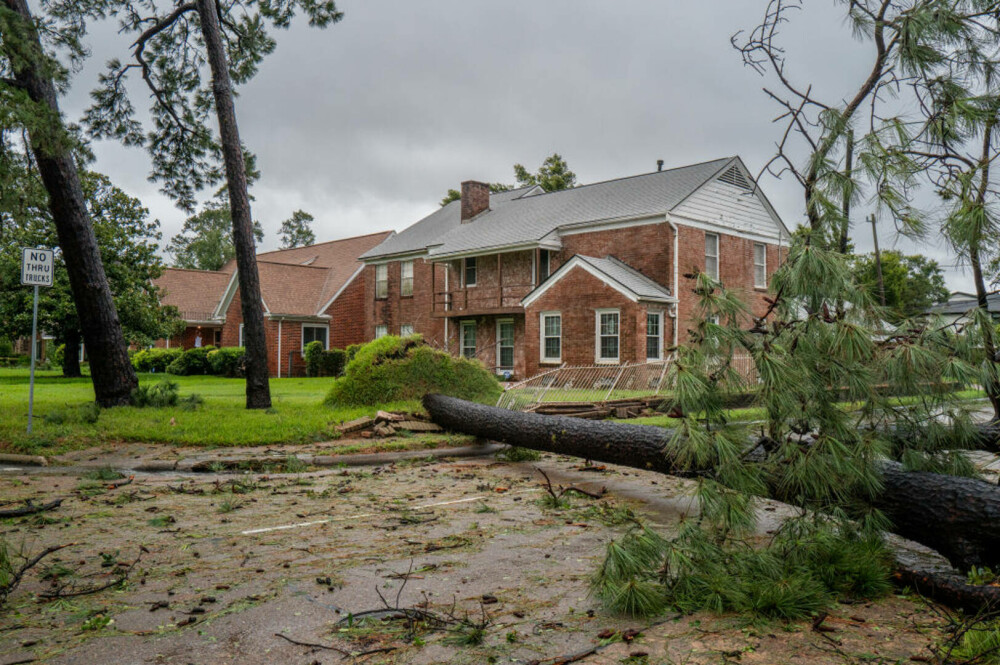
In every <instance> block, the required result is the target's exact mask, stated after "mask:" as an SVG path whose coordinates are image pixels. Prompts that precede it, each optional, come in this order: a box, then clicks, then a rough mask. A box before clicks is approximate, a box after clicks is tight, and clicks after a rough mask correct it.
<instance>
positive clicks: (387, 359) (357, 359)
mask: <svg viewBox="0 0 1000 665" xmlns="http://www.w3.org/2000/svg"><path fill="white" fill-rule="evenodd" d="M429 392H436V393H442V394H444V395H451V396H454V397H462V398H465V399H469V400H475V401H480V402H486V403H492V402H495V401H496V399H497V397H499V395H500V392H501V387H500V383H499V382H498V381H497V379H496V377H495V376H493V374H492V372H490V371H489V370H487V369H486V367H485V366H483V364H482V363H481V362H479V361H478V360H467V359H465V358H455V357H453V356H451V355H449V354H448V353H445V352H444V351H438V350H437V349H432V348H431V347H429V346H427V345H426V344H425V343H424V341H423V338H421V337H420V335H413V336H411V337H406V338H400V337H396V336H394V335H389V336H386V337H382V338H380V339H377V340H375V341H373V342H369V343H368V344H365V345H364V346H362V347H361V348H360V349H358V350H357V352H356V353H355V355H354V359H353V360H351V361H350V362H349V363H347V367H346V368H345V370H344V376H343V377H341V378H339V379H336V380H335V381H334V382H333V386H332V387H331V388H330V392H329V393H328V394H327V396H326V400H325V403H326V404H328V405H334V404H337V405H342V404H349V405H376V404H383V403H385V402H396V401H402V400H416V399H420V398H421V397H423V396H424V394H426V393H429Z"/></svg>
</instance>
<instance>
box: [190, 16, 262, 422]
mask: <svg viewBox="0 0 1000 665" xmlns="http://www.w3.org/2000/svg"><path fill="white" fill-rule="evenodd" d="M198 15H199V17H200V18H201V33H202V36H203V37H204V39H205V51H206V53H207V54H208V64H209V66H210V67H211V69H212V92H213V94H214V96H215V109H216V113H217V114H218V117H219V135H220V136H221V138H222V156H223V160H224V162H225V164H226V182H227V184H228V187H229V208H230V211H231V212H232V216H233V245H235V247H236V268H237V271H238V272H239V280H240V301H241V304H242V310H243V344H244V347H245V348H246V377H247V389H246V390H247V408H248V409H266V408H268V407H270V406H271V389H270V385H269V383H268V368H267V342H266V340H265V338H264V308H263V301H262V300H261V296H260V279H259V277H258V275H257V254H256V247H255V246H254V239H253V219H252V218H251V216H250V197H249V196H248V194H247V174H246V163H245V162H244V161H243V148H242V146H241V145H240V133H239V127H238V125H237V124H236V108H235V107H234V105H233V91H232V85H231V83H230V81H229V65H228V63H227V61H226V50H225V46H224V45H223V43H222V32H221V30H220V28H219V16H218V8H217V5H216V0H198Z"/></svg>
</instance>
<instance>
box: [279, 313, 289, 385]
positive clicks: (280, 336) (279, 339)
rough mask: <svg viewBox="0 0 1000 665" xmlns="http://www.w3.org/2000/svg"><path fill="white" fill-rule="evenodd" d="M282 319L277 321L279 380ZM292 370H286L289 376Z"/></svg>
mask: <svg viewBox="0 0 1000 665" xmlns="http://www.w3.org/2000/svg"><path fill="white" fill-rule="evenodd" d="M283 320H284V319H278V378H279V379H280V378H281V322H282V321H283ZM291 373H292V368H291V367H289V368H288V374H289V375H291Z"/></svg>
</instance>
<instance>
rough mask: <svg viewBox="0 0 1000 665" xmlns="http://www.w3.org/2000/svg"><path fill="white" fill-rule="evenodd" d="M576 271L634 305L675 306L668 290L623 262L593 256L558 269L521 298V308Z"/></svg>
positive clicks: (580, 255) (612, 258)
mask: <svg viewBox="0 0 1000 665" xmlns="http://www.w3.org/2000/svg"><path fill="white" fill-rule="evenodd" d="M576 268H580V269H582V270H585V271H587V272H588V273H590V274H591V275H593V276H594V277H596V278H597V279H599V280H601V281H602V282H604V283H605V284H607V285H608V286H610V287H611V288H613V289H615V290H617V291H618V292H620V293H621V294H623V295H624V296H625V297H627V298H628V299H629V300H631V301H633V302H639V301H645V302H659V303H671V302H677V299H676V298H675V297H674V296H673V295H671V293H670V289H668V288H667V287H665V286H663V285H661V284H658V283H657V282H655V281H653V280H652V279H650V278H649V277H646V276H645V275H643V274H642V273H641V272H639V271H638V270H636V269H635V268H633V267H632V266H630V265H628V264H627V263H625V262H624V261H620V260H618V259H616V258H615V257H613V256H608V257H605V258H603V259H599V258H596V257H593V256H584V255H582V254H577V255H576V256H574V257H573V258H571V259H570V260H569V261H567V262H566V263H564V264H563V265H562V266H560V267H559V269H558V270H556V271H555V272H554V273H552V275H551V276H550V277H549V278H548V279H547V280H545V281H544V282H543V283H542V284H540V285H539V286H538V287H537V288H536V289H535V290H533V291H532V292H531V293H529V294H528V295H526V296H525V297H524V298H522V299H521V305H522V306H523V307H528V306H529V305H531V303H533V302H535V301H536V300H538V299H539V298H541V297H542V295H544V294H545V292H546V291H548V290H549V289H550V288H552V287H553V286H554V285H555V284H557V283H558V282H559V281H560V280H562V278H563V277H565V276H566V275H568V274H569V273H570V272H572V271H573V270H574V269H576Z"/></svg>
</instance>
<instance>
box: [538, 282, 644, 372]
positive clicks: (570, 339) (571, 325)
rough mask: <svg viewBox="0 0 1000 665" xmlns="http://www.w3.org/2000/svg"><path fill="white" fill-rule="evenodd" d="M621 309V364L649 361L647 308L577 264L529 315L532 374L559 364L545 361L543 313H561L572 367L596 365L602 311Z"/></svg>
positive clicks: (565, 356)
mask: <svg viewBox="0 0 1000 665" xmlns="http://www.w3.org/2000/svg"><path fill="white" fill-rule="evenodd" d="M604 308H617V309H618V310H619V338H618V344H619V350H618V358H619V361H620V362H622V363H626V362H629V363H634V362H641V361H645V359H646V357H645V354H646V346H645V344H646V342H645V335H646V318H645V317H646V308H645V306H644V305H641V304H638V303H634V302H632V301H631V300H629V299H628V298H627V297H625V296H624V295H622V293H621V292H620V291H618V290H617V289H614V288H612V287H610V286H608V285H607V284H605V283H604V282H602V281H601V280H599V279H597V278H596V277H594V276H593V275H591V274H590V273H588V272H587V271H586V270H583V269H581V268H575V269H573V270H572V271H570V273H569V274H567V275H566V276H564V277H563V278H562V279H561V280H559V282H557V283H556V284H554V285H553V286H552V287H551V288H549V290H548V291H546V292H545V293H544V294H543V295H542V296H541V297H540V298H538V300H536V301H535V302H533V303H531V305H530V306H529V307H528V309H527V310H526V311H525V315H524V355H525V371H526V375H527V376H533V375H534V374H537V373H538V372H540V371H544V370H546V369H549V368H551V367H553V366H555V365H541V363H540V355H539V346H540V341H541V332H540V315H541V313H542V312H548V311H557V312H559V313H560V314H562V359H561V362H562V363H565V364H567V365H570V366H573V365H593V364H595V360H596V338H595V334H596V331H597V318H596V317H597V314H596V311H597V310H598V309H604Z"/></svg>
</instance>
